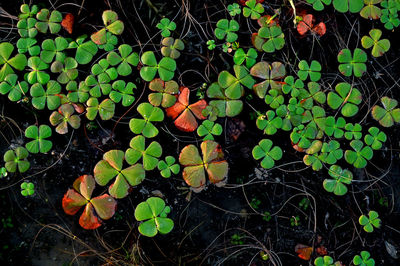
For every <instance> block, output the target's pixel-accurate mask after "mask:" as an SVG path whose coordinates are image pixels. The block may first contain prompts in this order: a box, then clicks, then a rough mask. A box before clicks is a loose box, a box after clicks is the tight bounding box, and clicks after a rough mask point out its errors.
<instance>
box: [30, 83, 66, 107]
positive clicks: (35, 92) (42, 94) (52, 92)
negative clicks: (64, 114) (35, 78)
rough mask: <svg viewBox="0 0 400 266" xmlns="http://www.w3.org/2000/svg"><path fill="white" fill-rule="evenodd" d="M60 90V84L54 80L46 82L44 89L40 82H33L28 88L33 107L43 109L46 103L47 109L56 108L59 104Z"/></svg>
mask: <svg viewBox="0 0 400 266" xmlns="http://www.w3.org/2000/svg"><path fill="white" fill-rule="evenodd" d="M60 92H61V85H60V84H59V83H58V82H57V81H54V80H50V81H49V82H47V85H46V90H45V89H44V88H43V85H42V84H40V83H35V84H33V85H32V86H31V89H30V94H31V96H32V105H33V107H35V108H36V109H39V110H43V109H44V108H45V106H46V104H47V108H48V109H49V110H55V109H57V108H58V107H59V106H60V104H61V99H60V96H59V94H60Z"/></svg>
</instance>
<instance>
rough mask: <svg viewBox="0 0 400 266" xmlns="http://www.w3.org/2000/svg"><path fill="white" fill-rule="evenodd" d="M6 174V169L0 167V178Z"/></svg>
mask: <svg viewBox="0 0 400 266" xmlns="http://www.w3.org/2000/svg"><path fill="white" fill-rule="evenodd" d="M7 175H8V172H7V169H6V168H5V167H0V178H3V177H6V176H7Z"/></svg>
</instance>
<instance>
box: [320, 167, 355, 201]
mask: <svg viewBox="0 0 400 266" xmlns="http://www.w3.org/2000/svg"><path fill="white" fill-rule="evenodd" d="M328 173H329V175H330V176H331V177H333V179H325V180H324V183H323V186H324V189H325V190H326V191H328V192H333V193H334V194H335V195H336V196H343V195H345V194H346V193H347V187H346V185H349V184H351V181H352V180H353V174H352V173H351V172H350V171H349V170H347V169H342V168H341V167H340V166H338V165H332V166H331V167H330V168H329V171H328Z"/></svg>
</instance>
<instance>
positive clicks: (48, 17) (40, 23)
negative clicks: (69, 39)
mask: <svg viewBox="0 0 400 266" xmlns="http://www.w3.org/2000/svg"><path fill="white" fill-rule="evenodd" d="M36 19H37V22H36V24H35V27H36V28H37V30H38V31H39V32H41V33H47V30H50V33H52V34H56V33H58V32H59V31H60V30H61V25H60V22H61V21H62V19H63V17H62V14H61V13H60V12H59V11H57V10H53V11H51V13H50V11H49V10H48V9H45V8H44V9H42V10H40V11H39V12H38V13H37V14H36Z"/></svg>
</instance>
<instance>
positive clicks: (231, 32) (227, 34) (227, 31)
mask: <svg viewBox="0 0 400 266" xmlns="http://www.w3.org/2000/svg"><path fill="white" fill-rule="evenodd" d="M238 30H239V23H238V22H237V21H236V20H234V19H232V20H227V19H220V20H219V21H218V22H217V27H216V28H215V30H214V34H215V37H217V39H218V40H224V39H225V40H226V41H227V42H230V43H232V42H234V41H236V40H237V38H238V35H237V34H236V33H235V32H236V31H238Z"/></svg>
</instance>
